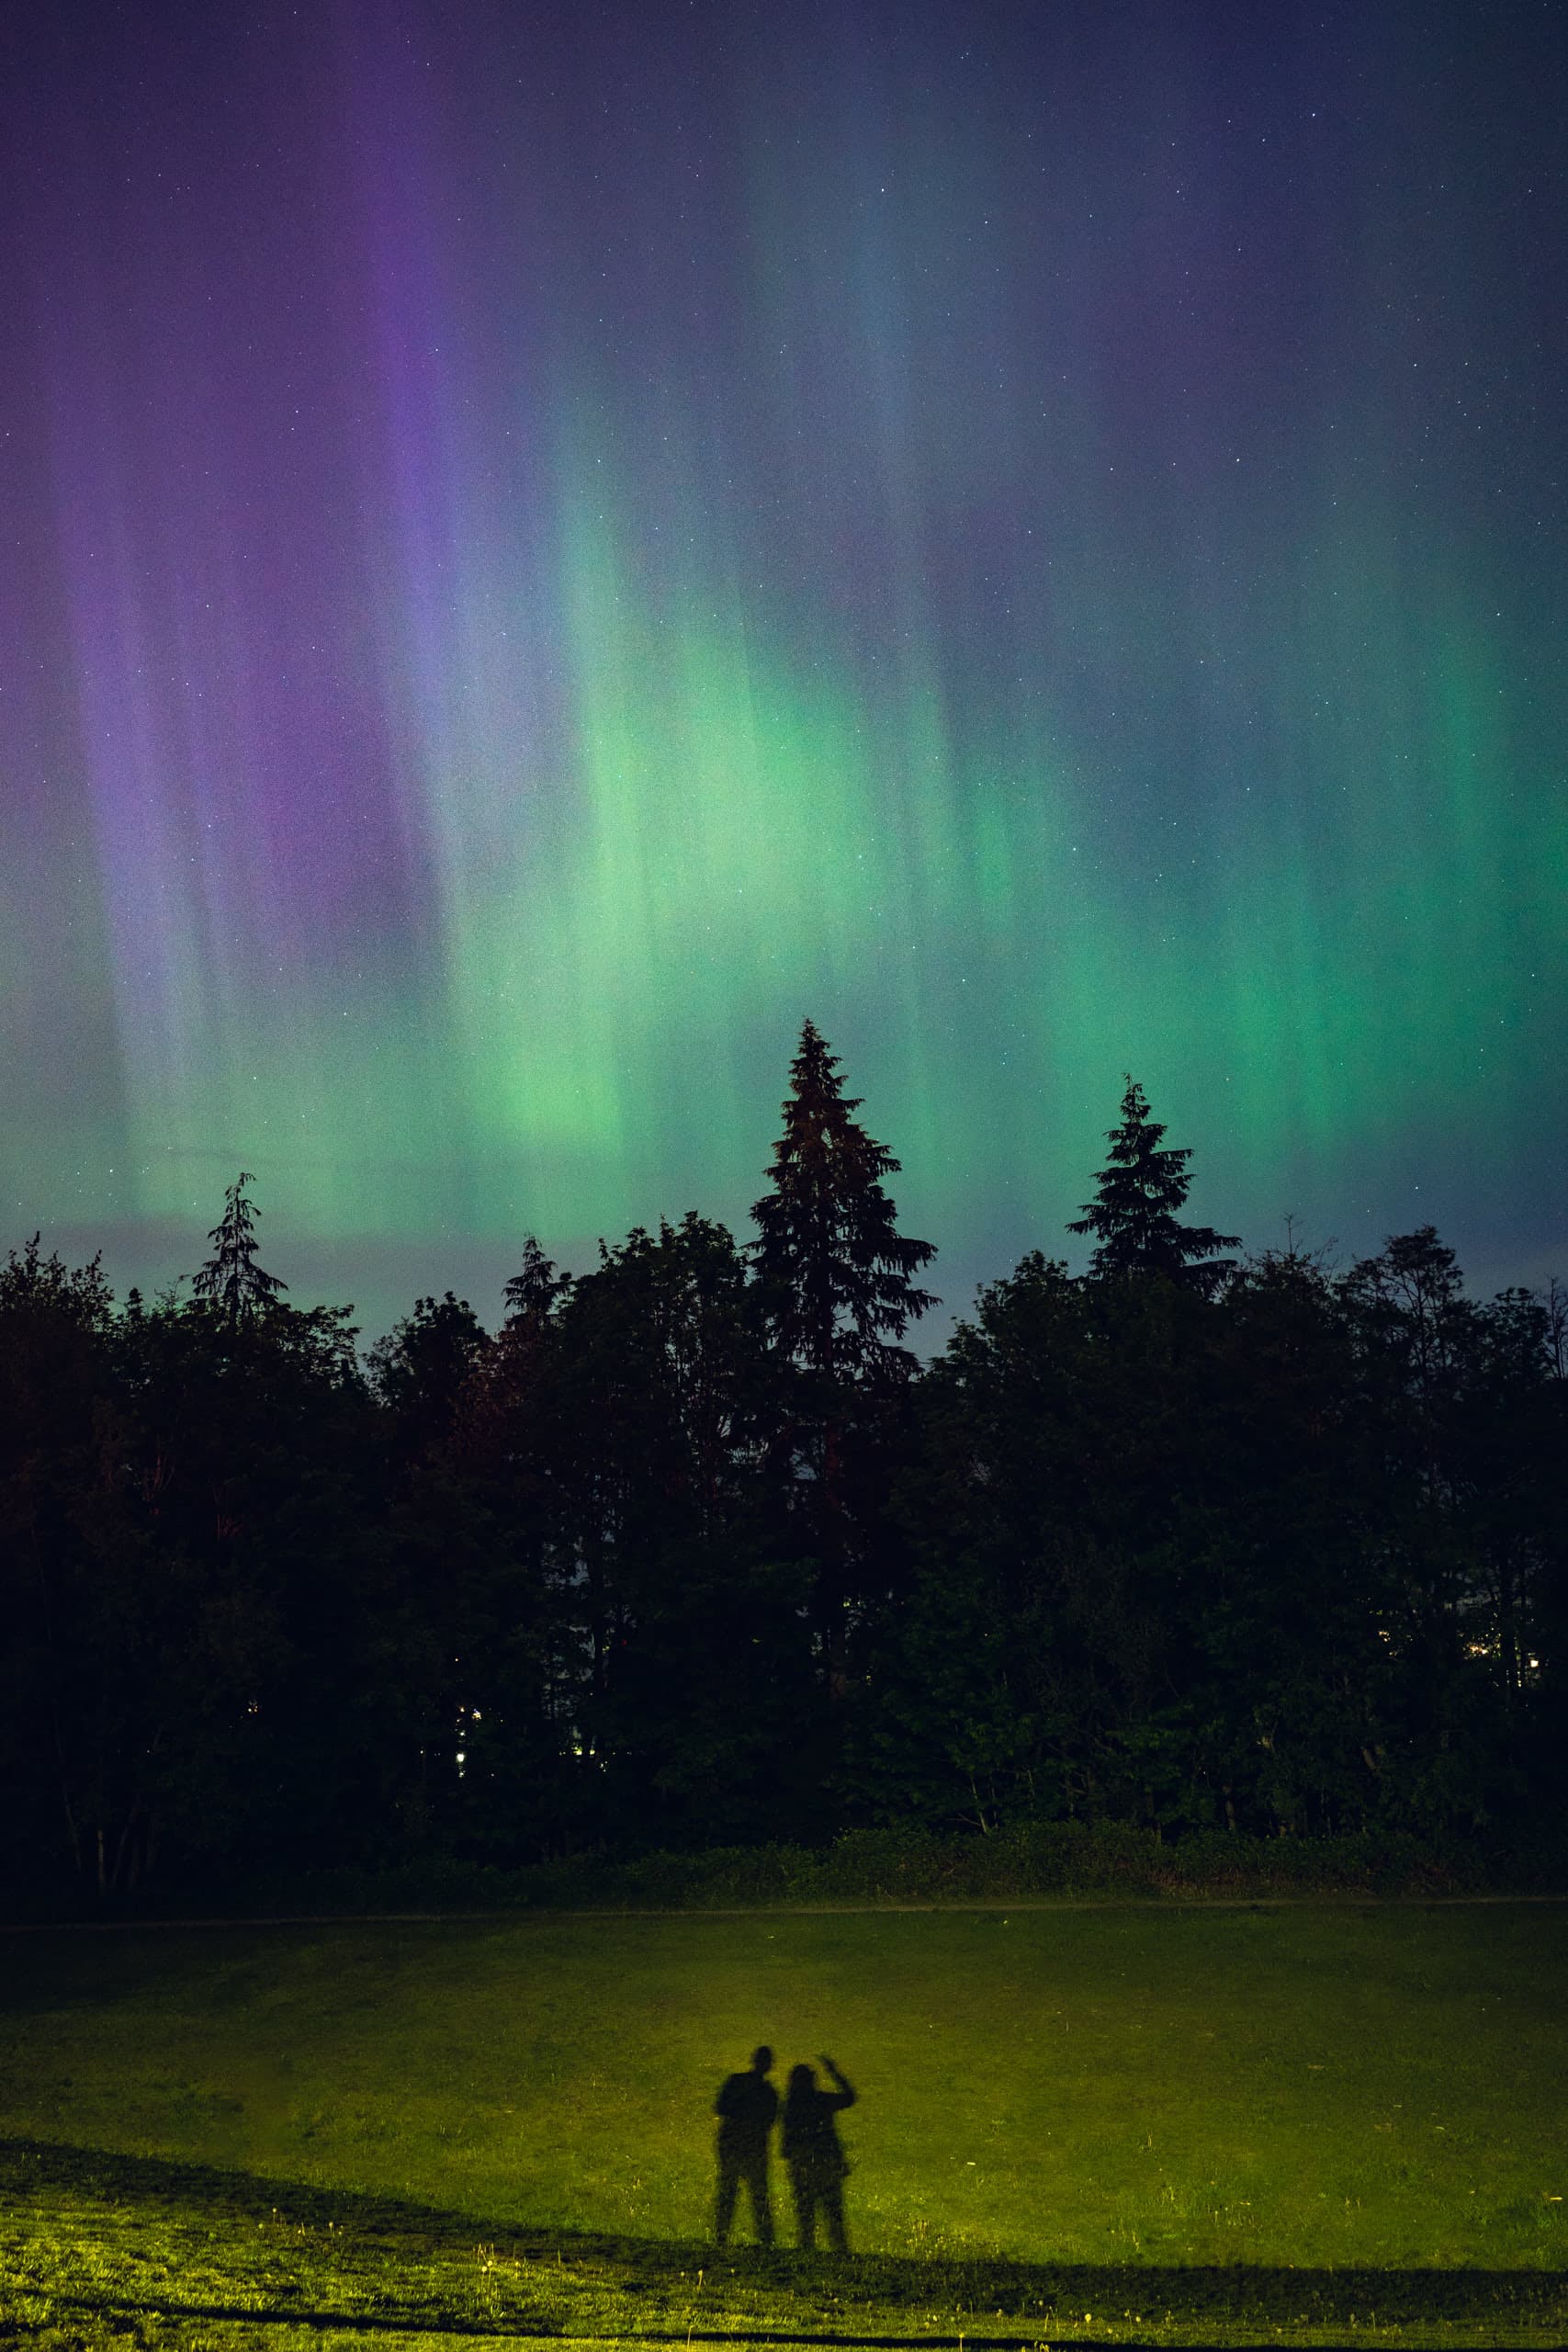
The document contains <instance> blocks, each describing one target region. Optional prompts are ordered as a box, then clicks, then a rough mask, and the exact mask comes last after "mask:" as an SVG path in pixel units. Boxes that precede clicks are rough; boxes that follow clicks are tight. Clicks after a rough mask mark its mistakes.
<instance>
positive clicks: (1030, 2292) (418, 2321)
mask: <svg viewBox="0 0 1568 2352" xmlns="http://www.w3.org/2000/svg"><path fill="white" fill-rule="evenodd" d="M51 2196H58V2197H61V2198H69V2199H73V2200H81V2201H83V2202H92V2203H102V2204H106V2205H111V2206H118V2207H120V2208H122V2209H123V2208H127V2207H129V2208H130V2209H132V2210H133V2211H138V2212H140V2213H141V2214H144V2215H146V2216H147V2217H148V2218H150V2219H151V2218H152V2217H154V2216H159V2215H161V2216H162V2217H164V2219H166V2220H168V2221H174V2220H176V2219H185V2220H187V2221H199V2222H201V2224H202V2225H203V2226H204V2228H206V2229H207V2230H210V2229H211V2228H212V2227H213V2225H214V2224H215V2223H221V2222H225V2221H227V2222H231V2223H232V2224H233V2225H234V2226H235V2229H236V2232H237V2233H239V2232H240V2231H242V2230H243V2231H244V2232H245V2233H252V2232H254V2230H255V2227H256V2225H257V2223H258V2222H259V2223H262V2224H263V2225H264V2226H265V2224H266V2223H267V2222H276V2223H278V2224H280V2225H282V2226H285V2227H292V2228H294V2229H301V2228H302V2229H306V2230H311V2231H320V2232H323V2233H325V2232H329V2231H330V2232H332V2233H333V2246H334V2252H337V2253H340V2254H343V2255H348V2254H351V2253H352V2252H354V2251H355V2250H358V2251H360V2252H362V2253H364V2254H366V2255H369V2256H374V2254H375V2252H376V2251H377V2249H378V2248H381V2249H384V2250H385V2252H386V2253H387V2254H388V2255H389V2256H392V2255H394V2254H395V2255H397V2256H400V2257H402V2258H403V2259H407V2258H408V2257H410V2256H413V2257H416V2258H417V2257H420V2256H424V2257H434V2256H440V2255H443V2254H450V2255H455V2256H471V2255H472V2254H473V2252H474V2249H475V2244H476V2240H479V2241H482V2242H484V2243H485V2244H487V2245H491V2246H492V2247H493V2248H494V2251H495V2253H496V2254H497V2255H498V2256H502V2257H504V2258H507V2259H510V2260H513V2261H516V2262H520V2263H524V2264H530V2263H532V2264H540V2263H545V2264H547V2265H548V2266H549V2267H548V2272H547V2277H548V2280H549V2284H550V2288H551V2290H552V2292H553V2291H556V2290H558V2288H559V2287H572V2286H575V2287H578V2288H590V2289H591V2288H592V2287H594V2286H595V2285H597V2286H599V2287H600V2288H601V2289H603V2290H610V2291H614V2292H619V2293H622V2294H625V2295H626V2296H628V2297H631V2298H636V2297H637V2295H638V2294H643V2295H648V2296H649V2299H650V2301H657V2292H656V2290H659V2289H660V2288H663V2289H667V2290H671V2292H672V2293H674V2294H676V2295H677V2296H679V2297H680V2298H681V2307H682V2316H681V2323H680V2324H679V2325H672V2324H649V2325H647V2326H641V2325H633V2326H631V2327H627V2326H626V2325H624V2324H617V2325H616V2326H615V2329H614V2330H613V2331H607V2333H609V2332H613V2334H614V2335H615V2337H616V2338H618V2339H620V2340H626V2339H627V2338H628V2337H630V2336H634V2335H635V2337H636V2338H637V2340H639V2341H646V2342H649V2343H687V2342H690V2343H693V2344H719V2343H739V2342H750V2343H757V2344H791V2343H802V2342H832V2343H835V2344H842V2345H845V2346H866V2347H873V2346H898V2345H903V2344H907V2343H909V2342H910V2341H916V2340H918V2341H919V2343H920V2344H922V2345H926V2346H932V2347H942V2346H957V2345H958V2344H960V2343H961V2342H967V2343H971V2344H974V2343H976V2342H982V2341H983V2342H985V2343H987V2344H990V2345H994V2346H998V2347H1005V2346H1026V2345H1027V2346H1037V2345H1039V2344H1040V2343H1041V2342H1042V2340H1043V2338H1045V2337H1047V2336H1049V2335H1050V2334H1051V2333H1052V2331H1053V2328H1054V2326H1055V2324H1058V2323H1059V2322H1061V2321H1064V2320H1067V2319H1069V2318H1070V2319H1072V2320H1075V2321H1078V2322H1079V2324H1081V2314H1083V2313H1084V2312H1093V2313H1095V2314H1096V2315H1097V2316H1099V2315H1100V2314H1101V2313H1103V2314H1105V2315H1106V2319H1107V2322H1108V2324H1109V2323H1110V2322H1111V2321H1114V2322H1115V2324H1116V2326H1117V2336H1116V2341H1117V2342H1118V2343H1119V2344H1120V2345H1122V2346H1134V2344H1135V2342H1136V2338H1135V2336H1134V2335H1129V2334H1127V2333H1125V2332H1124V2331H1125V2329H1126V2327H1127V2325H1128V2323H1129V2322H1131V2324H1133V2325H1134V2327H1135V2326H1136V2325H1137V2324H1138V2323H1139V2321H1146V2322H1147V2323H1148V2324H1151V2325H1153V2324H1160V2325H1161V2326H1163V2327H1165V2328H1170V2327H1172V2326H1175V2327H1178V2328H1182V2329H1185V2330H1188V2331H1190V2341H1191V2342H1192V2343H1193V2344H1194V2345H1197V2344H1201V2343H1202V2342H1203V2341H1204V2340H1205V2338H1204V2335H1203V2334H1202V2330H1203V2328H1204V2327H1205V2324H1209V2325H1212V2324H1215V2323H1222V2322H1223V2323H1224V2325H1225V2326H1226V2328H1227V2329H1234V2328H1235V2327H1236V2326H1237V2325H1238V2324H1240V2325H1242V2326H1251V2325H1258V2326H1260V2327H1268V2328H1270V2329H1272V2328H1275V2327H1279V2326H1294V2327H1303V2328H1310V2329H1314V2330H1316V2331H1318V2352H1323V2337H1322V2333H1321V2331H1323V2330H1324V2329H1325V2327H1333V2326H1335V2325H1337V2324H1343V2323H1345V2322H1347V2321H1348V2320H1349V2319H1350V2318H1351V2316H1352V2314H1354V2315H1355V2316H1356V2317H1357V2318H1358V2319H1359V2321H1361V2322H1362V2323H1363V2324H1364V2323H1366V2322H1368V2321H1371V2320H1374V2319H1375V2321H1376V2323H1377V2324H1378V2325H1379V2326H1381V2327H1389V2326H1393V2325H1404V2326H1407V2327H1408V2326H1420V2325H1422V2324H1445V2323H1447V2324H1453V2323H1460V2324H1463V2323H1465V2322H1467V2321H1468V2322H1470V2323H1472V2324H1473V2323H1477V2322H1487V2323H1493V2324H1501V2323H1506V2324H1507V2325H1508V2326H1509V2327H1510V2328H1518V2327H1522V2326H1526V2325H1529V2324H1530V2323H1531V2322H1532V2321H1534V2322H1535V2323H1536V2324H1553V2323H1555V2324H1557V2325H1558V2327H1559V2328H1560V2329H1561V2330H1562V2333H1563V2335H1564V2336H1565V2337H1568V2326H1564V2321H1565V2320H1568V2271H1562V2270H1479V2269H1471V2268H1464V2269H1439V2268H1435V2267H1434V2268H1432V2269H1425V2268H1421V2269H1397V2270H1396V2269H1374V2268H1371V2267H1359V2268H1353V2269H1349V2268H1348V2269H1293V2268H1280V2267H1268V2266H1262V2265H1253V2264H1245V2263H1235V2264H1228V2265H1207V2266H1192V2267H1183V2266H1176V2265H1160V2264H1154V2263H1051V2262H1017V2261H1012V2260H1009V2259H1006V2258H1004V2257H987V2256H974V2257H964V2256H919V2257H904V2256H887V2255H861V2256H850V2257H848V2258H846V2259H840V2258H838V2257H835V2256H800V2255H798V2254H795V2253H794V2252H790V2251H784V2250H781V2251H777V2252H772V2253H762V2252H761V2251H759V2250H756V2249H750V2248H748V2249H741V2250H739V2251H731V2252H730V2253H729V2254H728V2255H725V2256H717V2255H716V2254H715V2251H714V2249H713V2247H712V2245H711V2244H708V2243H706V2242H705V2241H703V2240H697V2239H687V2240H683V2241H676V2240H662V2239H655V2238H646V2237H620V2236H615V2235H613V2234H608V2233H594V2232H590V2231H580V2230H559V2229H542V2228H539V2227H536V2226H532V2225H530V2224H528V2223H527V2222H519V2221H516V2220H515V2219H511V2218H507V2217H503V2216H500V2215H496V2216H487V2215H479V2214H475V2213H468V2212H455V2211H450V2210H447V2209H444V2208H442V2207H439V2206H434V2205H428V2204H423V2203H419V2202H416V2201H414V2200H412V2199H404V2198H397V2197H389V2196H381V2195H378V2194H374V2193H371V2192H361V2191H355V2190H350V2189H340V2188H317V2187H314V2186H312V2185H310V2184H309V2183H306V2182H299V2181H289V2180H280V2179H275V2178H271V2177H266V2176H264V2175H259V2174H255V2173H249V2172H243V2171H233V2170H223V2169H220V2168H219V2167H218V2166H215V2165H201V2164H189V2163H183V2162H179V2161H175V2160H172V2159H169V2158H165V2157H157V2156H133V2155H122V2154H117V2153H115V2152H113V2151H111V2150H108V2149H102V2148H83V2147H73V2146H71V2145H68V2144H65V2143H59V2142H52V2141H39V2140H22V2139H0V2211H5V2212H6V2213H7V2214H8V2215H9V2216H10V2217H11V2218H12V2219H13V2220H15V2219H17V2217H19V2216H20V2215H21V2214H23V2213H25V2211H26V2209H27V2208H28V2206H37V2205H39V2204H43V2205H46V2206H47V2204H48V2202H49V2200H50V2199H51ZM242 2245H243V2239H242V2238H241V2237H239V2236H238V2235H237V2237H236V2252H239V2251H240V2250H241V2247H242ZM700 2270H701V2271H705V2278H706V2282H707V2283H706V2286H705V2290H704V2291H703V2293H702V2294H701V2295H700V2296H699V2294H698V2292H697V2290H696V2289H695V2288H694V2283H693V2282H694V2278H696V2275H697V2273H698V2272H699V2271H700ZM389 2283H390V2282H389ZM518 2283H519V2284H522V2283H523V2281H522V2280H519V2282H518ZM542 2283H543V2281H541V2284H542ZM759 2290H761V2291H765V2292H766V2293H767V2294H769V2295H770V2296H771V2297H775V2298H776V2297H779V2296H782V2295H789V2294H793V2295H795V2296H796V2297H798V2298H799V2301H800V2305H801V2324H800V2325H799V2326H798V2328H796V2329H790V2328H788V2327H780V2326H778V2325H777V2324H773V2315H772V2314H771V2313H770V2314H769V2315H768V2317H767V2318H766V2319H764V2318H762V2316H761V2314H759V2324H755V2325H753V2324H749V2323H748V2320H747V2317H746V2314H745V2311H744V2299H745V2297H746V2296H747V2294H748V2293H750V2292H756V2291H759ZM25 2291H27V2292H28V2293H37V2294H39V2295H40V2296H44V2295H47V2296H48V2297H49V2298H50V2300H51V2301H55V2302H58V2303H60V2304H61V2305H62V2306H65V2307H69V2308H73V2309H75V2310H77V2311H88V2310H94V2311H98V2312H102V2313H104V2314H105V2315H106V2316H107V2314H108V2313H109V2312H124V2313H134V2312H142V2313H145V2314H147V2315H149V2316H153V2315H156V2316H159V2317H162V2318H167V2319H189V2320H193V2321H194V2320H205V2321H208V2322H223V2321H229V2322H234V2323H243V2324H246V2325H249V2326H265V2325H269V2324H271V2325H279V2326H282V2325H288V2326H296V2327H316V2328H323V2329H324V2328H329V2327H330V2328H341V2329H345V2330H360V2331H364V2332H367V2333H371V2332H373V2333H378V2334H403V2335H432V2336H436V2335H463V2336H469V2335H472V2336H491V2337H498V2338H499V2337H502V2336H506V2337H513V2338H515V2339H517V2340H519V2341H535V2342H537V2341H541V2340H544V2339H547V2338H549V2337H554V2336H559V2335H571V2336H573V2337H575V2338H577V2339H579V2340H583V2339H585V2338H586V2337H588V2336H591V2335H592V2333H593V2331H592V2330H591V2329H584V2328H582V2327H579V2326H577V2325H574V2324H566V2323H565V2322H564V2321H563V2319H562V2317H561V2316H560V2315H559V2314H558V2313H557V2314H555V2315H553V2316H552V2317H551V2318H550V2319H549V2321H548V2322H547V2324H542V2325H539V2326H530V2325H528V2324H526V2314H525V2313H524V2312H514V2313H513V2314H511V2315H510V2316H509V2317H506V2318H502V2317H499V2316H498V2317H497V2319H496V2320H495V2321H494V2322H493V2323H491V2322H488V2321H486V2320H485V2319H484V2318H482V2317H479V2316H469V2315H467V2314H459V2313H457V2312H451V2313H449V2314H447V2313H440V2312H432V2311H431V2310H430V2309H429V2307H428V2305H425V2306H423V2307H422V2306H421V2305H419V2304H417V2303H414V2302H412V2301H405V2302H403V2303H402V2304H401V2306H400V2307H397V2306H396V2305H395V2302H394V2299H392V2298H390V2297H389V2298H388V2299H387V2301H385V2302H384V2303H383V2304H382V2306H381V2308H379V2309H377V2310H373V2311H363V2312H362V2311H355V2310H353V2309H349V2310H335V2311H323V2310H320V2309H317V2308H314V2307H311V2306H308V2305H307V2303H306V2302H305V2301H303V2300H301V2301H299V2302H296V2303H290V2302H289V2301H288V2300H287V2299H286V2297H285V2298H284V2299H281V2300H278V2301H276V2302H275V2303H274V2304H272V2305H271V2306H269V2307H268V2308H266V2309H264V2310H260V2311H258V2310H255V2309H254V2308H249V2307H245V2306H240V2305H227V2304H221V2303H211V2302H202V2301H196V2300H194V2299H193V2300H192V2301H188V2302H186V2301H184V2300H178V2301H175V2300H168V2299H162V2298H160V2297H159V2296H157V2295H156V2294H137V2295H121V2294H118V2293H114V2292H109V2291H106V2292H105V2293H104V2294H103V2295H102V2296H101V2297H96V2296H93V2295H90V2294H82V2293H76V2292H59V2293H56V2292H55V2290H53V2289H51V2288H46V2287H38V2288H28V2289H26V2290H25ZM688 2298H689V2299H690V2302H691V2309H690V2315H689V2317H688V2316H687V2312H686V2299H688ZM727 2306H728V2309H729V2310H730V2311H732V2312H734V2318H733V2321H732V2323H731V2324H728V2325H721V2324H715V2323H716V2322H718V2321H719V2320H720V2319H721V2316H722V2313H723V2310H724V2308H725V2307H727ZM944 2306H945V2307H946V2309H947V2310H949V2311H951V2312H952V2314H953V2322H954V2323H955V2327H954V2332H953V2333H952V2334H949V2335H936V2334H933V2333H929V2332H928V2330H927V2329H926V2328H925V2327H923V2326H922V2327H920V2328H919V2332H918V2336H917V2335H916V2332H915V2330H914V2328H913V2327H911V2330H910V2333H909V2334H908V2335H889V2334H886V2333H878V2334H869V2333H867V2334H859V2333H856V2331H855V2327H854V2318H855V2312H856V2311H857V2309H860V2310H864V2311H867V2312H868V2313H869V2312H875V2315H876V2318H877V2319H879V2320H880V2321H881V2322H882V2324H883V2326H884V2327H886V2320H887V2316H888V2314H889V2312H897V2310H898V2309H899V2308H901V2307H907V2308H908V2310H909V2312H910V2315H911V2320H912V2321H913V2320H914V2318H915V2316H916V2314H920V2315H923V2316H926V2317H929V2316H930V2314H931V2312H933V2310H939V2311H940V2310H942V2308H943V2307H944ZM634 2316H635V2314H634ZM669 2317H670V2314H669V2313H667V2312H661V2313H660V2320H668V2319H669ZM649 2319H650V2321H652V2320H653V2312H652V2311H651V2310H650V2312H649ZM699 2319H702V2320H705V2321H706V2322H707V2324H706V2326H699V2325H697V2324H694V2323H695V2322H696V2321H697V2320H699ZM1008 2319H1012V2320H1015V2321H1022V2322H1024V2323H1025V2324H1027V2325H1028V2328H1029V2331H1030V2332H1029V2333H1028V2334H1027V2335H1016V2334H1015V2335H1009V2334H1007V2333H1005V2332H1004V2329H1005V2322H1006V2321H1007V2320H1008ZM960 2327H961V2328H962V2335H960V2333H959V2332H958V2329H959V2328H960ZM1161 2342H1162V2345H1163V2346H1164V2352H1172V2340H1171V2338H1170V2337H1169V2336H1168V2335H1166V2336H1162V2338H1161ZM1227 2352H1247V2347H1246V2346H1242V2345H1240V2344H1239V2343H1238V2342H1236V2341H1235V2339H1234V2338H1230V2339H1228V2347H1227Z"/></svg>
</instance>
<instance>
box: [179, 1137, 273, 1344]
mask: <svg viewBox="0 0 1568 2352" xmlns="http://www.w3.org/2000/svg"><path fill="white" fill-rule="evenodd" d="M255 1181H256V1180H255V1178H254V1176H251V1175H247V1174H246V1172H245V1170H243V1169H242V1170H241V1171H240V1173H239V1175H238V1176H237V1177H236V1178H235V1180H234V1182H233V1183H231V1185H230V1187H229V1190H228V1191H227V1192H226V1193H224V1195H223V1215H222V1216H221V1218H220V1221H219V1223H218V1224H217V1225H215V1226H214V1227H213V1228H212V1230H211V1232H210V1233H209V1235H208V1237H207V1238H208V1239H209V1241H210V1242H211V1244H212V1255H211V1257H210V1258H209V1260H208V1261H207V1263H206V1264H205V1265H204V1266H202V1267H201V1268H200V1269H199V1270H198V1272H197V1275H196V1277H195V1280H194V1281H193V1282H192V1283H191V1288H192V1290H193V1291H194V1292H195V1293H196V1295H197V1298H207V1299H210V1300H211V1301H212V1304H213V1305H214V1306H216V1307H217V1309H218V1312H219V1314H220V1316H221V1317H222V1318H223V1320H224V1321H225V1322H226V1323H227V1324H228V1326H229V1329H231V1331H232V1330H236V1329H238V1328H239V1326H240V1325H241V1324H242V1323H250V1322H253V1321H254V1318H255V1317H257V1316H258V1315H261V1314H265V1311H266V1309H267V1308H268V1307H269V1306H271V1305H272V1303H273V1301H274V1300H275V1299H276V1297H277V1296H278V1295H279V1294H280V1293H281V1292H283V1291H286V1290H287V1289H288V1283H285V1282H279V1280H278V1278H277V1276H276V1274H269V1273H267V1272H265V1269H264V1268H262V1267H260V1266H258V1265H257V1263H256V1250H257V1249H258V1247H259V1246H260V1245H259V1244H258V1242H257V1240H256V1235H255V1220H256V1218H257V1216H259V1215H260V1214H261V1212H260V1211H259V1210H258V1209H257V1208H256V1207H255V1206H254V1204H253V1203H252V1202H250V1201H248V1200H247V1199H246V1197H245V1187H246V1185H247V1184H254V1182H255Z"/></svg>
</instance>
